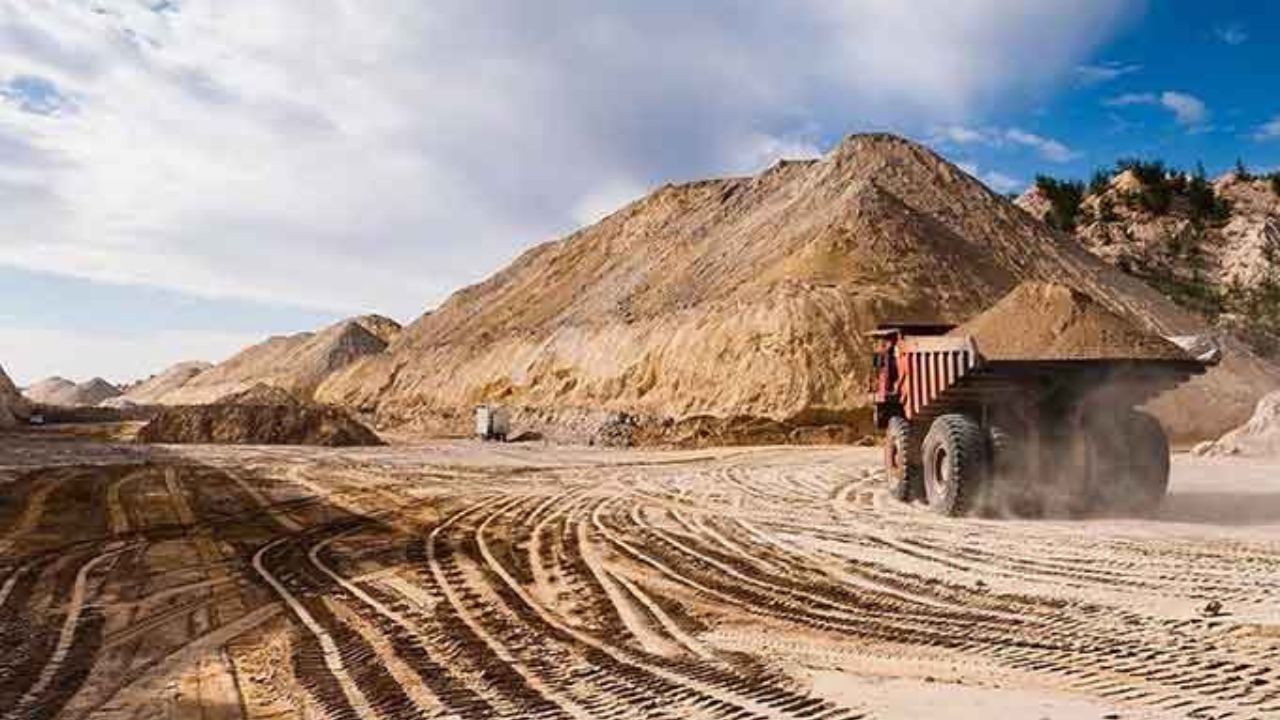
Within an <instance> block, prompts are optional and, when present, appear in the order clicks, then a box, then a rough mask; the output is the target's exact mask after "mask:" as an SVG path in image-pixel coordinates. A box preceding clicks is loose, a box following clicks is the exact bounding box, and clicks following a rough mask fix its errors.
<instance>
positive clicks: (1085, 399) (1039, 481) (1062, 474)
mask: <svg viewBox="0 0 1280 720" xmlns="http://www.w3.org/2000/svg"><path fill="white" fill-rule="evenodd" d="M953 329H954V328H953V327H952V326H949V325H905V324H895V325H881V326H880V327H878V328H877V330H876V331H875V332H873V333H871V335H872V336H873V338H874V339H875V340H876V344H877V346H878V347H877V348H876V349H875V351H874V354H873V379H872V385H873V387H872V388H871V396H872V401H873V403H874V408H875V423H876V426H877V427H878V428H879V429H881V430H883V431H884V433H885V439H884V465H885V472H886V475H887V476H888V483H889V490H890V493H891V494H892V495H893V496H894V497H895V498H897V499H899V500H902V501H907V502H910V501H913V500H923V501H925V502H927V503H928V505H929V507H930V508H931V509H932V510H933V511H934V512H937V513H940V514H943V515H962V514H968V513H971V512H984V511H997V512H1008V513H1011V514H1018V515H1036V514H1039V513H1041V512H1043V511H1045V510H1049V509H1053V510H1057V511H1062V512H1066V513H1069V514H1079V513H1084V512H1092V511H1107V510H1110V511H1120V512H1136V513H1144V512H1149V511H1151V510H1153V509H1154V508H1155V507H1156V506H1157V505H1159V503H1160V501H1161V500H1162V499H1163V497H1164V495H1165V492H1166V490H1167V487H1168V483H1169V441H1168V439H1167V438H1166V436H1165V433H1164V430H1163V429H1162V428H1161V426H1160V424H1159V423H1158V422H1157V421H1156V420H1155V419H1154V418H1153V417H1151V416H1150V415H1148V414H1146V413H1144V412H1141V411H1139V410H1137V409H1136V407H1137V406H1140V405H1142V404H1143V403H1145V402H1146V401H1147V400H1150V399H1151V398H1153V397H1155V396H1156V395H1158V394H1160V393H1161V392H1163V391H1165V390H1168V389H1170V388H1173V387H1175V386H1177V385H1179V384H1181V383H1183V382H1185V381H1186V380H1188V379H1190V378H1191V377H1192V376H1195V375H1199V374H1201V373H1203V372H1204V371H1205V369H1206V368H1207V367H1208V366H1209V365H1212V364H1214V363H1216V362H1217V351H1216V349H1214V350H1211V351H1209V352H1204V351H1203V347H1201V348H1199V349H1197V350H1195V351H1193V352H1194V353H1195V354H1194V355H1193V354H1188V355H1186V356H1185V358H1183V359H1171V358H1162V359H1123V360H1121V359H1107V360H1094V359H1069V360H1042V359H1017V360H993V359H988V358H986V357H984V356H983V354H982V353H981V351H980V348H979V347H978V345H977V344H976V343H975V340H974V338H973V337H971V336H968V335H956V334H949V333H951V331H952V330H953ZM1168 339H1169V340H1171V341H1173V342H1175V343H1177V344H1179V345H1180V346H1181V347H1183V348H1184V349H1190V340H1195V339H1186V338H1168Z"/></svg>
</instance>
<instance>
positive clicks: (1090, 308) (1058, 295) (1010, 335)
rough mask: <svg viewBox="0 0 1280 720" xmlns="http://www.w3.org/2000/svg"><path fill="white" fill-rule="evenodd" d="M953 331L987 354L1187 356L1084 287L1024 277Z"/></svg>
mask: <svg viewBox="0 0 1280 720" xmlns="http://www.w3.org/2000/svg"><path fill="white" fill-rule="evenodd" d="M951 334H952V335H969V336H972V337H973V339H974V343H975V344H976V345H977V346H978V352H979V353H981V354H982V355H983V357H985V358H987V359H988V360H1188V359H1190V358H1189V357H1188V356H1187V354H1186V353H1185V352H1183V351H1182V349H1181V348H1179V347H1178V346H1177V345H1174V344H1173V343H1172V342H1169V341H1168V340H1165V339H1164V338H1162V337H1159V336H1157V335H1153V334H1152V333H1149V332H1147V331H1145V330H1143V329H1141V328H1139V327H1137V326H1135V325H1134V324H1133V323H1132V322H1131V321H1129V320H1126V319H1124V318H1122V317H1120V316H1119V315H1117V314H1115V313H1113V312H1111V311H1110V310H1108V309H1106V308H1105V307H1103V306H1102V305H1100V304H1099V303H1098V302H1097V301H1095V300H1094V299H1093V298H1091V297H1089V296H1088V295H1086V294H1085V293H1083V292H1080V291H1078V290H1073V289H1071V288H1069V287H1066V286H1064V285H1055V284H1052V283H1035V282H1032V283H1023V284H1022V285H1019V286H1018V287H1016V288H1014V290H1013V292H1011V293H1009V294H1008V295H1006V296H1005V297H1004V299H1002V300H1001V301H1000V302H998V303H996V304H995V305H994V306H992V308H991V309H990V310H987V311H986V312H984V313H982V314H981V315H979V316H978V317H976V318H974V319H972V320H970V321H969V322H967V323H965V324H964V325H961V326H960V327H958V328H956V329H955V330H953V331H952V332H951Z"/></svg>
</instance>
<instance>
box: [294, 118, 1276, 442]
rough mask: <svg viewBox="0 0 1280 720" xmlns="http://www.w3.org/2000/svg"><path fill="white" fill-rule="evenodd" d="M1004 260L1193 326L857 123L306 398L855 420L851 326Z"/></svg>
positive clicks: (1237, 374)
mask: <svg viewBox="0 0 1280 720" xmlns="http://www.w3.org/2000/svg"><path fill="white" fill-rule="evenodd" d="M1024 280H1051V281H1058V282H1061V283H1064V284H1068V285H1071V286H1074V287H1076V288H1079V289H1081V290H1084V291H1085V292H1087V293H1088V294H1090V295H1092V296H1093V297H1095V298H1097V299H1098V300H1099V301H1100V302H1102V303H1103V304H1104V305H1106V306H1107V307H1109V308H1110V309H1111V310H1112V311H1114V312H1116V313H1118V314H1121V315H1123V316H1127V317H1129V318H1131V319H1133V320H1135V321H1137V322H1139V323H1140V324H1141V325H1142V326H1143V327H1144V328H1145V329H1147V330H1151V331H1154V332H1158V333H1164V334H1191V333H1195V332H1198V331H1202V330H1204V329H1205V325H1204V324H1203V323H1202V322H1201V321H1200V320H1198V319H1197V318H1196V317H1194V316H1192V315H1191V314H1189V313H1187V312H1185V311H1183V310H1181V309H1179V308H1178V307H1177V306H1175V305H1174V304H1173V303H1172V302H1170V301H1169V300H1168V299H1166V298H1165V297H1163V296H1162V295H1160V294H1159V293H1157V292H1155V291H1153V290H1152V289H1150V288H1149V287H1148V286H1146V285H1144V284H1142V283H1141V282H1139V281H1137V280H1135V279H1133V278H1131V277H1129V276H1127V275H1125V274H1124V273H1121V272H1118V271H1117V270H1115V269H1114V268H1112V267H1111V266H1109V265H1107V264H1105V263H1103V262H1101V261H1100V260H1098V259H1097V258H1096V257H1094V256H1093V255H1091V254H1089V253H1088V252H1087V251H1086V250H1084V249H1083V248H1082V247H1081V246H1080V245H1079V244H1078V243H1077V242H1075V241H1074V240H1072V239H1070V238H1068V237H1066V236H1063V235H1059V234H1057V233H1054V232H1053V231H1051V230H1049V229H1048V228H1047V227H1045V226H1044V224H1043V223H1040V222H1038V221H1036V220H1035V219H1033V218H1032V217H1030V216H1029V215H1027V214H1026V213H1024V212H1022V211H1021V210H1019V209H1018V208H1016V207H1015V206H1014V205H1012V204H1011V203H1009V202H1008V201H1007V200H1005V199H1003V198H1001V197H1000V196H998V195H996V194H994V193H992V192H991V191H989V190H988V189H987V188H986V187H984V186H983V185H982V184H980V183H979V182H978V181H976V180H974V179H973V178H972V177H970V176H969V175H967V174H965V173H964V172H963V171H961V170H960V169H959V168H957V167H956V166H954V165H952V164H950V163H948V162H946V161H945V160H943V159H942V158H940V157H938V156H937V155H935V154H934V153H932V152H930V151H928V150H926V149H924V148H922V147H920V146H918V145H916V144H914V143H911V142H908V141H905V140H902V139H900V138H896V137H892V136H884V135H863V136H854V137H852V138H850V139H849V140H847V141H846V142H844V143H843V144H841V145H840V146H839V147H838V148H837V149H835V150H834V151H833V152H832V153H830V154H829V155H828V156H827V157H826V158H824V159H823V160H821V161H808V162H786V163H780V164H778V165H777V166H775V167H773V168H771V169H770V170H768V171H766V172H764V173H762V174H761V175H759V176H757V177H749V178H734V179H724V180H711V181H705V182H695V183H690V184H686V185H680V186H667V187H663V188H661V189H660V190H658V191H656V192H654V193H653V194H652V195H650V196H648V197H646V198H644V199H642V200H640V201H638V202H635V203H633V204H631V205H629V206H627V207H625V208H623V209H622V210H620V211H618V212H617V213H615V214H613V215H611V216H610V217H608V218H606V219H605V220H603V221H601V222H600V223H598V224H596V225H593V226H591V227H588V228H586V229H583V230H581V231H579V232H577V233H574V234H573V235H571V236H569V237H567V238H565V239H563V240H559V241H555V242H549V243H546V244H543V245H540V246H538V247H535V248H533V249H532V250H530V251H528V252H527V253H525V254H524V255H523V256H522V257H520V258H519V259H518V260H516V261H515V262H514V263H513V264H512V265H511V266H509V267H508V268H506V269H505V270H503V271H501V272H499V273H498V274H497V275H495V276H493V277H492V278H490V279H489V280H487V281H485V282H483V283H480V284H478V285H475V286H473V287H469V288H466V289H464V290H462V291H460V292H458V293H456V294H455V295H454V296H453V297H451V298H450V299H449V300H448V301H447V302H445V303H444V304H443V305H442V306H441V307H440V308H439V309H438V310H436V311H435V312H433V313H431V314H430V315H428V316H425V317H423V318H421V319H419V320H418V321H417V322H415V323H413V324H412V325H411V326H409V327H407V328H406V329H405V331H404V332H403V333H402V334H401V336H400V337H399V339H397V340H396V341H395V342H394V343H392V344H391V346H390V347H389V348H388V351H387V352H386V353H384V354H380V355H374V356H371V357H368V358H365V359H363V360H361V361H359V362H357V363H355V364H353V365H352V366H350V367H348V368H346V369H344V370H342V371H340V372H338V373H336V374H335V375H334V376H333V377H331V378H329V379H328V380H326V381H325V382H324V383H323V384H322V385H321V387H320V389H319V390H318V392H317V397H318V398H319V399H320V400H322V401H327V402H334V403H340V404H344V405H347V406H349V407H354V408H357V409H360V410H361V411H365V412H373V413H375V414H376V418H377V420H378V422H379V423H380V424H382V425H383V426H394V425H401V424H406V425H409V426H412V427H416V428H420V429H423V430H428V431H439V430H452V431H464V430H465V429H466V427H467V423H468V422H469V417H470V408H471V406H472V405H473V404H475V403H479V402H490V401H492V402H501V403H505V404H507V405H510V406H512V407H514V408H516V409H517V420H521V419H529V418H536V419H539V420H540V421H542V422H545V423H546V424H548V425H556V424H570V425H574V424H576V423H578V422H580V420H581V418H582V417H583V416H584V415H590V414H591V413H598V412H620V413H628V414H635V415H638V416H641V417H643V418H647V419H650V420H652V422H655V423H658V424H670V425H671V426H672V427H674V428H678V427H679V426H680V424H681V423H682V422H686V421H698V422H705V421H706V416H711V417H713V418H721V419H724V420H725V421H726V422H730V421H735V419H741V418H743V417H747V418H770V419H774V420H781V421H790V422H797V423H805V422H808V423H814V422H818V423H821V422H826V421H828V420H833V419H843V420H845V421H847V422H857V423H861V422H865V418H866V417H867V413H866V411H865V403H866V395H865V391H866V387H867V379H868V374H869V370H870V368H869V365H870V363H869V360H868V352H869V344H868V342H867V341H866V339H865V338H864V337H863V335H862V333H863V332H864V331H866V330H868V329H870V328H872V327H873V326H874V325H875V324H876V323H877V322H879V321H882V320H886V319H895V320H904V321H910V320H915V321H939V320H941V321H954V322H962V321H964V320H966V319H968V318H970V317H972V316H974V315H975V314H977V313H978V312H979V311H981V310H983V309H985V308H986V307H988V306H990V305H991V304H992V303H994V302H995V301H996V300H998V299H999V298H1000V297H1002V296H1003V295H1004V294H1005V293H1006V292H1008V291H1009V290H1010V289H1011V288H1013V287H1014V286H1015V285H1017V284H1018V283H1019V282H1021V281H1024ZM1277 382H1280V379H1278V376H1277V374H1276V371H1275V369H1274V368H1272V367H1270V366H1268V365H1266V364H1264V363H1262V362H1260V361H1258V360H1257V359H1256V358H1253V357H1252V356H1249V355H1247V354H1238V353H1232V354H1231V356H1230V359H1229V360H1228V361H1227V362H1225V363H1224V364H1223V366H1222V367H1221V368H1219V369H1217V370H1215V371H1213V372H1212V373H1211V375H1210V377H1208V378H1207V379H1202V380H1201V381H1199V382H1198V383H1197V384H1196V385H1194V386H1192V387H1190V388H1189V389H1184V390H1183V391H1181V392H1180V393H1179V394H1178V396H1177V397H1175V398H1173V399H1172V400H1166V401H1164V405H1163V406H1162V410H1163V412H1164V414H1165V417H1166V418H1167V419H1168V420H1169V421H1170V424H1171V426H1172V428H1173V430H1174V432H1175V433H1176V434H1179V435H1192V436H1194V435H1200V436H1208V435H1216V434H1217V433H1220V432H1221V431H1222V430H1224V429H1226V428H1227V427H1230V426H1232V425H1234V424H1237V423H1239V422H1241V421H1242V420H1243V419H1244V418H1245V417H1247V416H1248V414H1249V412H1250V411H1251V410H1252V408H1253V404H1254V403H1255V402H1256V401H1257V399H1258V398H1259V396H1260V395H1261V394H1262V393H1263V391H1264V389H1269V388H1271V387H1273V386H1274V385H1275V384H1276V383H1277ZM1190 408H1194V410H1195V411H1194V412H1183V411H1182V410H1186V409H1190ZM584 430H585V431H586V432H591V431H592V430H593V428H592V426H591V424H590V423H586V426H585V428H584Z"/></svg>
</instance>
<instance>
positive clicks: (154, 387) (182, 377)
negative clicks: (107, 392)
mask: <svg viewBox="0 0 1280 720" xmlns="http://www.w3.org/2000/svg"><path fill="white" fill-rule="evenodd" d="M211 367H213V365H211V364H209V363H207V362H182V363H178V364H176V365H173V366H170V367H168V368H166V369H165V370H164V371H163V372H161V373H159V374H157V375H152V376H151V377H149V378H147V379H146V380H143V381H142V382H139V383H137V384H135V385H133V386H131V387H129V388H128V389H126V390H125V392H124V394H123V395H121V396H120V397H119V398H118V399H117V400H118V401H119V402H118V403H117V402H113V401H110V400H109V401H107V402H106V403H104V405H105V406H107V407H111V406H116V405H123V404H130V405H158V404H160V400H161V399H162V398H163V397H165V396H166V395H168V394H170V393H173V392H176V391H177V390H178V389H179V388H181V387H183V386H184V385H186V384H187V383H188V382H190V381H191V379H192V378H194V377H196V376H197V375H199V374H200V373H203V372H204V371H206V370H208V369H209V368H211Z"/></svg>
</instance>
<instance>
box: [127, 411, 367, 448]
mask: <svg viewBox="0 0 1280 720" xmlns="http://www.w3.org/2000/svg"><path fill="white" fill-rule="evenodd" d="M138 442H142V443H165V444H214V445H317V446H324V447H348V446H364V445H382V444H384V443H383V442H382V440H381V439H380V438H379V437H378V436H377V435H376V434H374V432H373V431H372V430H370V429H369V428H367V427H365V426H364V425H362V424H360V423H359V422H357V421H356V420H354V419H353V418H352V417H351V416H350V415H348V414H347V413H346V412H344V411H342V410H341V409H339V408H334V407H327V406H322V405H301V404H297V403H295V404H293V405H279V404H272V405H263V404H258V405H227V404H220V405H198V406H186V407H170V408H165V409H164V410H161V411H160V413H159V414H158V415H156V417H155V418H154V419H152V421H151V422H149V423H147V425H146V426H144V427H143V428H142V429H141V430H140V431H139V432H138Z"/></svg>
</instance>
